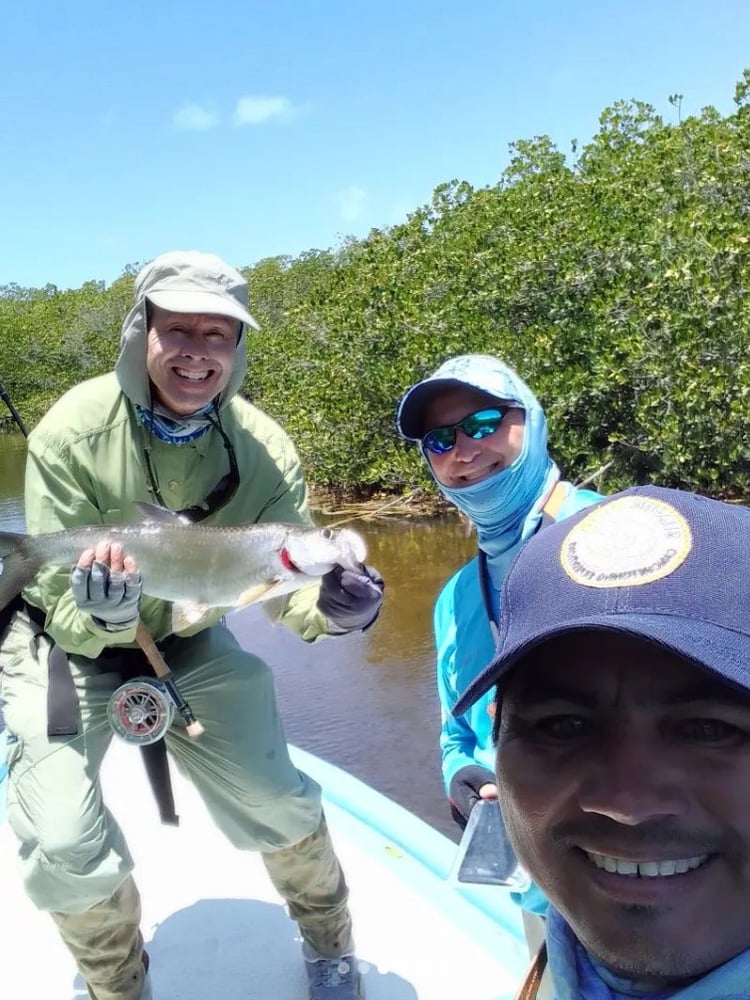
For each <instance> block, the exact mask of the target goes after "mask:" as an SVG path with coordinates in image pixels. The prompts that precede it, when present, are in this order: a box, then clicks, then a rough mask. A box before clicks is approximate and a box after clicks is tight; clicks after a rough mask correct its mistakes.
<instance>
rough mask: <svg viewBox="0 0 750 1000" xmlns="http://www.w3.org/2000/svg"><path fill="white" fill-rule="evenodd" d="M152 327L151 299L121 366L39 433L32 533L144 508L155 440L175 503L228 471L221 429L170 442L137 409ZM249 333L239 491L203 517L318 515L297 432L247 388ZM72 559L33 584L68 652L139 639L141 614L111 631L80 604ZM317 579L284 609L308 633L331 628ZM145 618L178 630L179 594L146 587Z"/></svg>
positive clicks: (236, 413) (131, 331) (124, 516)
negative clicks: (311, 506) (250, 398)
mask: <svg viewBox="0 0 750 1000" xmlns="http://www.w3.org/2000/svg"><path fill="white" fill-rule="evenodd" d="M146 335H147V325H146V302H145V299H142V300H141V301H139V302H137V303H136V305H135V307H134V308H133V309H132V310H131V312H130V313H129V314H128V316H127V317H126V319H125V322H124V323H123V328H122V337H121V341H120V355H119V358H118V361H117V365H116V368H115V371H114V372H110V373H108V374H106V375H102V376H99V377H98V378H94V379H90V380H89V381H86V382H83V383H81V384H80V385H77V386H75V387H74V388H73V389H71V390H70V391H69V392H67V393H65V395H64V396H62V398H61V399H59V400H58V401H57V402H56V403H55V404H54V405H53V406H52V407H51V409H50V410H49V412H48V413H47V414H46V415H45V416H44V418H43V419H42V420H41V421H40V422H39V424H37V426H36V427H35V428H34V430H33V431H32V433H31V435H30V436H29V446H28V459H27V465H26V486H25V502H26V522H27V527H28V531H29V532H30V533H31V534H41V533H45V532H50V531H60V530H62V529H66V528H72V527H76V526H79V525H82V524H100V523H101V524H118V523H120V524H121V523H132V522H137V521H138V520H140V519H141V515H140V514H139V512H138V510H137V508H136V507H135V504H134V501H146V502H154V500H153V496H152V495H151V493H150V492H149V481H148V478H147V472H146V465H145V458H144V453H145V450H146V449H147V448H149V449H150V454H151V463H152V466H153V468H154V470H155V474H156V477H157V480H158V485H159V489H160V491H161V494H162V496H163V498H164V501H165V503H166V504H167V505H168V506H169V507H170V508H172V509H175V510H177V509H180V508H182V507H187V506H191V505H194V504H199V503H201V502H202V501H203V500H204V499H205V497H206V496H207V495H208V494H209V493H210V492H211V490H212V489H213V488H214V487H215V486H216V484H217V482H218V481H219V480H220V479H221V477H222V476H224V475H225V474H226V473H227V471H228V460H227V453H226V449H225V447H224V444H223V441H222V439H221V436H220V434H219V433H218V431H216V430H215V429H213V428H212V429H211V430H209V431H208V432H207V433H205V434H204V435H203V436H202V437H199V438H198V439H197V440H195V441H192V442H190V443H187V444H179V445H175V444H168V443H166V442H164V441H161V440H159V439H158V438H156V437H155V436H151V435H150V434H149V432H148V429H147V428H146V427H145V426H144V425H143V423H142V422H141V421H140V420H139V419H138V417H137V416H136V412H135V408H134V405H133V403H134V402H138V403H140V404H141V405H144V406H150V399H151V397H150V389H149V383H148V376H147V373H146ZM245 336H246V327H245V326H244V325H243V326H242V332H241V335H240V338H239V341H238V344H237V360H236V363H235V366H234V369H233V373H232V376H231V378H230V381H229V383H228V385H227V387H226V389H225V390H224V391H223V392H222V393H221V394H220V397H219V399H218V404H219V408H220V413H221V422H222V426H223V428H224V432H225V433H226V435H227V437H228V438H229V440H230V441H231V443H232V445H233V447H234V449H235V453H236V457H237V465H238V468H239V472H240V485H239V488H238V490H237V492H236V493H235V495H234V497H233V498H232V499H231V500H230V501H229V503H228V504H226V506H225V507H223V508H222V509H221V510H218V511H216V512H215V513H213V514H211V515H210V516H209V517H208V518H207V519H206V521H205V522H204V523H205V524H207V525H208V524H215V525H238V524H251V523H256V522H260V521H266V522H284V523H288V524H311V523H312V518H311V516H310V513H309V510H308V503H307V488H306V485H305V481H304V477H303V474H302V469H301V467H300V462H299V458H298V455H297V452H296V450H295V448H294V446H293V444H292V442H291V440H290V438H289V437H288V436H287V434H286V433H285V432H284V431H283V430H282V428H281V427H280V426H279V425H278V424H277V423H276V422H275V421H273V420H272V419H271V418H270V417H268V416H267V415H266V414H264V413H263V412H262V411H261V410H259V409H258V408H257V407H255V406H253V405H252V404H250V403H249V402H247V401H246V400H244V399H242V398H240V396H239V395H238V392H239V388H240V386H241V384H242V379H243V377H244V374H245V371H246V341H245ZM198 530H199V529H198ZM70 569H71V567H67V568H60V567H48V568H46V569H43V570H42V571H41V572H40V573H39V574H37V576H36V577H35V578H34V580H33V581H32V583H31V584H30V585H29V586H28V587H27V588H26V590H25V591H24V597H25V598H26V600H27V601H29V602H30V603H31V604H34V605H36V606H37V607H39V608H42V609H43V610H44V611H45V613H46V626H45V628H46V631H47V632H48V633H49V634H50V635H51V636H52V637H53V639H54V640H55V641H56V642H57V643H58V644H59V645H60V646H62V648H63V649H65V650H66V651H67V652H71V653H77V654H80V655H83V656H88V657H92V658H94V657H96V656H98V655H99V654H100V653H101V651H102V649H103V648H104V647H105V646H109V645H114V644H116V645H133V644H134V643H135V626H133V627H132V629H128V630H125V631H122V632H116V633H112V632H107V631H105V630H104V629H101V628H98V627H97V626H96V625H95V624H94V622H93V620H92V618H91V616H90V615H88V614H86V613H82V612H81V611H79V610H78V608H77V606H76V604H75V601H74V600H73V596H72V594H71V591H70ZM318 589H319V587H318V585H314V586H311V587H306V588H304V589H303V590H300V591H297V592H296V593H295V594H292V595H290V596H289V597H288V598H287V599H286V601H285V602H284V607H283V610H282V611H281V614H280V620H281V621H283V622H284V623H285V624H286V625H288V626H289V627H290V628H292V629H293V630H294V631H295V632H297V633H298V634H299V635H300V636H301V637H302V638H303V639H305V640H306V641H313V640H315V639H317V638H319V637H320V636H322V635H324V634H326V632H327V627H326V620H325V618H324V616H323V615H322V614H321V613H320V612H319V611H318V610H317V608H316V601H317V596H318ZM221 614H222V610H221V609H216V610H215V611H212V612H211V613H210V614H209V615H208V616H207V617H206V618H204V619H202V620H201V621H200V623H198V624H196V625H193V626H191V627H190V628H187V629H185V630H184V631H181V632H180V634H181V635H190V634H192V633H194V632H196V631H199V630H200V629H202V628H206V627H207V626H208V625H211V624H215V623H216V621H218V620H219V618H220V617H221ZM141 620H142V621H143V622H144V624H145V625H146V626H147V627H148V628H149V630H150V631H151V633H152V635H153V636H154V638H156V639H157V640H159V639H162V638H164V637H165V636H166V635H168V634H170V632H171V631H172V606H171V604H169V603H168V602H165V601H161V600H156V599H155V598H151V597H147V596H144V598H143V599H142V602H141Z"/></svg>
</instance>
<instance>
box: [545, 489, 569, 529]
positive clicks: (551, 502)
mask: <svg viewBox="0 0 750 1000" xmlns="http://www.w3.org/2000/svg"><path fill="white" fill-rule="evenodd" d="M567 493H568V489H567V484H566V483H561V482H560V480H559V479H558V481H557V482H556V483H555V485H554V486H553V487H552V492H551V493H550V495H549V496H548V497H547V499H546V501H545V504H544V506H543V507H542V513H543V514H546V515H547V517H551V518H552V520H553V521H556V520H557V515H558V514H559V513H560V508H561V507H562V505H563V500H564V499H565V497H566V496H567Z"/></svg>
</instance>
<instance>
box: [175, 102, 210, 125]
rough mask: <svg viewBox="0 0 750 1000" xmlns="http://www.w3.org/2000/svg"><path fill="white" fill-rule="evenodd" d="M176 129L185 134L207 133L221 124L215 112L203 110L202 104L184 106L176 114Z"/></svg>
mask: <svg viewBox="0 0 750 1000" xmlns="http://www.w3.org/2000/svg"><path fill="white" fill-rule="evenodd" d="M173 122H174V127H175V128H176V129H180V130H181V131H185V132H205V131H207V130H208V129H210V128H215V127H216V126H217V125H218V124H219V117H218V115H217V114H216V112H215V111H209V110H208V108H202V107H201V106H200V104H183V105H182V107H181V108H178V109H177V111H175V113H174V118H173Z"/></svg>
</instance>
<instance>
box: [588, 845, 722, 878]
mask: <svg viewBox="0 0 750 1000" xmlns="http://www.w3.org/2000/svg"><path fill="white" fill-rule="evenodd" d="M581 850H582V853H583V854H584V855H585V856H586V857H587V858H588V860H589V861H590V862H591V863H592V864H594V865H596V867H597V868H598V869H599V870H600V871H605V872H609V873H610V874H612V875H624V876H626V877H628V878H670V877H671V876H673V875H685V874H687V873H688V872H691V871H695V870H696V869H697V868H702V867H703V865H705V864H706V863H707V862H708V861H709V860H710V858H711V855H710V854H696V855H693V856H692V857H688V858H675V859H671V858H665V859H657V858H649V859H644V860H643V861H641V860H637V861H636V860H633V859H631V858H619V857H616V856H614V855H611V854H597V853H596V852H595V851H587V850H584V849H581Z"/></svg>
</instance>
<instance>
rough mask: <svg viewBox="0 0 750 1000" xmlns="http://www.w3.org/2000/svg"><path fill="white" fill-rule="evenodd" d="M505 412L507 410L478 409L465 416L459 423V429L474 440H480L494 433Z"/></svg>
mask: <svg viewBox="0 0 750 1000" xmlns="http://www.w3.org/2000/svg"><path fill="white" fill-rule="evenodd" d="M507 412H508V411H507V410H479V412H478V413H472V414H470V415H469V416H468V417H466V419H465V420H464V422H463V423H462V424H461V430H462V431H463V432H464V434H466V435H467V436H468V437H470V438H473V440H474V441H481V439H482V438H486V437H489V436H490V434H494V433H495V431H496V430H497V429H498V427H499V426H500V424H501V423H502V422H503V417H504V416H505V414H506V413H507Z"/></svg>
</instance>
